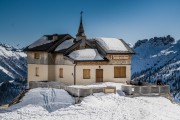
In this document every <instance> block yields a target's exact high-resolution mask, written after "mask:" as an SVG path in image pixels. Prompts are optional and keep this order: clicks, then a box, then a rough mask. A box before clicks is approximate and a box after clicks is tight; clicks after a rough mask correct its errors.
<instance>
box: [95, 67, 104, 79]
mask: <svg viewBox="0 0 180 120" xmlns="http://www.w3.org/2000/svg"><path fill="white" fill-rule="evenodd" d="M96 82H103V69H96Z"/></svg>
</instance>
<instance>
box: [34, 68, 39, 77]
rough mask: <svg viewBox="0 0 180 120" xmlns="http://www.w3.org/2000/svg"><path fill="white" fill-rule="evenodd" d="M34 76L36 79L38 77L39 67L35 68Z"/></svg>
mask: <svg viewBox="0 0 180 120" xmlns="http://www.w3.org/2000/svg"><path fill="white" fill-rule="evenodd" d="M35 76H36V77H39V67H36V68H35Z"/></svg>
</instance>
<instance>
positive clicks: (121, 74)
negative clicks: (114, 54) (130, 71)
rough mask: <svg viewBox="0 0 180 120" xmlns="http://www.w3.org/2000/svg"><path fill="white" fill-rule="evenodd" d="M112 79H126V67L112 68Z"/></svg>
mask: <svg viewBox="0 0 180 120" xmlns="http://www.w3.org/2000/svg"><path fill="white" fill-rule="evenodd" d="M114 78H126V66H120V67H119V66H118V67H114Z"/></svg>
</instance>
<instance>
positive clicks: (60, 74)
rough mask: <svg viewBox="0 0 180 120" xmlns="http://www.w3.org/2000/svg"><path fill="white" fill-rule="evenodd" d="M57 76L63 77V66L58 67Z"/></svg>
mask: <svg viewBox="0 0 180 120" xmlns="http://www.w3.org/2000/svg"><path fill="white" fill-rule="evenodd" d="M59 78H63V68H59Z"/></svg>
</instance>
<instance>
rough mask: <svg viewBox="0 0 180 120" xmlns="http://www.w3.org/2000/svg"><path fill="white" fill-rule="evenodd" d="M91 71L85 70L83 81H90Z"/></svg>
mask: <svg viewBox="0 0 180 120" xmlns="http://www.w3.org/2000/svg"><path fill="white" fill-rule="evenodd" d="M90 78H91V77H90V69H83V79H90Z"/></svg>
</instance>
